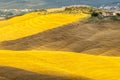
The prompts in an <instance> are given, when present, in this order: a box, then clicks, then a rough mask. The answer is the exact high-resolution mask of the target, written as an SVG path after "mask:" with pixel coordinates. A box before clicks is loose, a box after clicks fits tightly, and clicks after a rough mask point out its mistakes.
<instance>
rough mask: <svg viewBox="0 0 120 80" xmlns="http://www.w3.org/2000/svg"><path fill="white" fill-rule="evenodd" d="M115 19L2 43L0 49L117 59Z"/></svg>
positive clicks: (118, 43)
mask: <svg viewBox="0 0 120 80" xmlns="http://www.w3.org/2000/svg"><path fill="white" fill-rule="evenodd" d="M119 25H120V23H119V17H117V18H114V17H108V18H104V19H99V18H91V19H87V20H85V21H78V22H75V23H71V24H68V25H64V26H61V27H58V28H55V29H52V30H47V31H44V32H42V33H38V34H34V35H32V36H27V37H24V38H20V39H16V40H11V41H4V42H2V43H1V44H0V45H1V47H0V48H1V49H7V50H31V49H32V50H57V51H72V52H81V53H88V54H94V55H109V56H120V33H119V32H120V27H119Z"/></svg>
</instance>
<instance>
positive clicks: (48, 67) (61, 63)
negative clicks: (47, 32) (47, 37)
mask: <svg viewBox="0 0 120 80" xmlns="http://www.w3.org/2000/svg"><path fill="white" fill-rule="evenodd" d="M0 65H1V66H10V67H16V68H20V69H25V70H28V71H34V72H38V73H42V74H47V75H62V76H71V75H72V76H85V77H88V78H91V79H95V80H119V76H120V74H119V73H120V57H107V56H93V55H86V54H77V53H74V52H62V51H0Z"/></svg>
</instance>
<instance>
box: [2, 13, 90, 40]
mask: <svg viewBox="0 0 120 80" xmlns="http://www.w3.org/2000/svg"><path fill="white" fill-rule="evenodd" d="M88 16H89V15H88V14H83V13H80V14H68V13H50V14H47V15H45V14H41V13H40V12H32V13H29V14H26V15H22V16H18V17H14V18H11V19H8V20H4V21H0V24H1V25H0V31H1V32H0V42H1V41H7V40H15V39H18V38H23V37H26V36H30V35H33V34H37V33H40V32H43V31H45V30H49V29H52V28H56V27H59V26H62V25H65V24H69V23H72V22H75V21H78V20H80V19H84V18H87V17H88Z"/></svg>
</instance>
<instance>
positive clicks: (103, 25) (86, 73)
mask: <svg viewBox="0 0 120 80" xmlns="http://www.w3.org/2000/svg"><path fill="white" fill-rule="evenodd" d="M89 16H90V15H89V14H84V13H81V12H80V13H79V14H78V13H77V14H76V13H71V14H70V13H65V12H52V13H49V14H41V13H40V12H32V13H29V14H25V15H22V16H17V17H14V18H11V19H8V20H4V21H0V80H119V79H120V74H119V73H120V57H119V56H120V41H119V40H120V33H119V32H120V27H119V25H120V17H105V18H93V17H92V18H89V19H88V17H89ZM90 54H93V55H90ZM103 55H104V56H103ZM105 55H106V56H105ZM115 56H116V57H115Z"/></svg>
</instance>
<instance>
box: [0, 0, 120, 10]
mask: <svg viewBox="0 0 120 80" xmlns="http://www.w3.org/2000/svg"><path fill="white" fill-rule="evenodd" d="M114 3H120V0H51V1H50V0H0V8H52V7H62V6H69V5H90V6H95V7H99V6H101V5H106V4H114Z"/></svg>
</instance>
